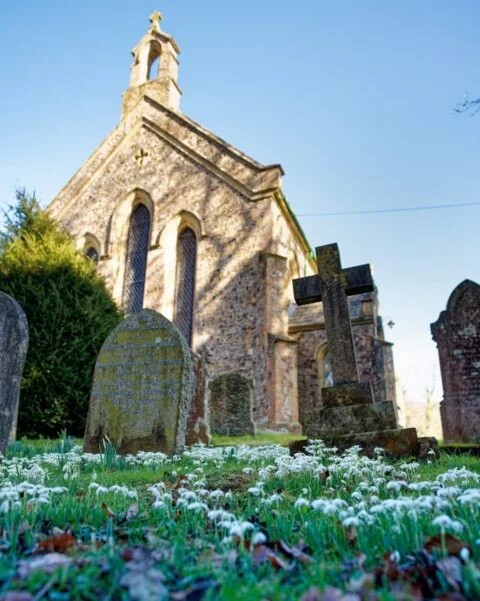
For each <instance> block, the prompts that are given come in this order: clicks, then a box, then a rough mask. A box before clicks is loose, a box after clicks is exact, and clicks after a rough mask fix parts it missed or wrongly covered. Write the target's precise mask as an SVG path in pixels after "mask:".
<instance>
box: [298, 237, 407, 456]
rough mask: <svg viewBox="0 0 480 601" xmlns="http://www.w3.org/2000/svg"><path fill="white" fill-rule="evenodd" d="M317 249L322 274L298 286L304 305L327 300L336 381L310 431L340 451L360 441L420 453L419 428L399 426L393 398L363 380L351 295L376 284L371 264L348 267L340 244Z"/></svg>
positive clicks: (327, 326) (306, 426) (324, 395)
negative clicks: (383, 397)
mask: <svg viewBox="0 0 480 601" xmlns="http://www.w3.org/2000/svg"><path fill="white" fill-rule="evenodd" d="M316 254H317V265H318V275H315V276H309V277H305V278H299V279H296V280H294V281H293V288H294V295H295V300H296V302H297V304H298V305H305V304H309V303H315V302H319V301H322V303H323V312H324V316H325V330H326V334H327V343H328V348H329V352H330V361H331V367H332V376H333V383H334V385H333V386H332V387H329V388H323V389H322V400H323V406H318V407H316V408H315V409H314V411H312V412H311V418H310V420H309V422H308V423H306V424H302V426H303V429H304V432H305V434H306V435H307V436H308V437H309V438H320V439H323V440H325V441H328V442H329V443H332V444H335V446H337V447H338V448H339V449H340V450H343V449H345V448H348V447H350V446H352V445H355V444H359V445H360V446H362V447H363V448H364V449H365V450H367V451H368V450H371V449H373V447H375V446H382V447H384V448H386V449H387V450H388V451H389V452H390V454H392V455H395V456H401V455H413V454H417V453H418V438H417V433H416V430H415V429H414V428H409V429H406V430H401V429H397V421H396V416H395V409H394V406H393V402H391V401H387V400H377V402H375V399H374V398H373V391H372V386H371V384H370V383H369V382H360V381H359V377H358V369H357V363H356V359H355V350H354V343H353V336H352V327H351V323H350V316H349V313H348V302H347V296H350V295H354V294H360V293H363V292H370V291H372V290H373V289H374V284H373V279H372V274H371V271H370V266H369V265H360V266H358V267H351V268H348V269H342V267H341V263H340V253H339V250H338V246H337V245H336V244H329V245H326V246H319V247H318V248H317V249H316ZM300 402H301V399H300ZM298 448H299V447H298V444H297V445H294V446H293V447H292V448H291V450H292V449H294V450H298Z"/></svg>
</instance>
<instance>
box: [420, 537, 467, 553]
mask: <svg viewBox="0 0 480 601" xmlns="http://www.w3.org/2000/svg"><path fill="white" fill-rule="evenodd" d="M423 546H424V548H425V549H426V550H427V551H428V552H429V553H433V551H434V550H435V551H436V552H437V553H441V552H442V551H443V549H444V548H445V549H446V550H447V553H448V554H449V555H460V552H461V550H462V549H468V551H469V553H470V557H471V556H472V547H471V546H470V545H469V544H468V543H466V542H465V541H462V540H460V539H459V538H456V537H455V536H452V535H451V534H445V535H443V536H442V535H441V534H437V536H431V537H429V538H427V539H426V541H425V544H424V545H423Z"/></svg>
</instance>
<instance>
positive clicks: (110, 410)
mask: <svg viewBox="0 0 480 601" xmlns="http://www.w3.org/2000/svg"><path fill="white" fill-rule="evenodd" d="M193 380H194V374H193V367H192V360H191V352H190V349H189V348H188V346H187V343H186V342H185V339H184V337H183V336H182V334H181V333H180V332H179V330H178V329H177V328H176V327H175V326H174V325H173V324H172V323H171V322H170V321H169V320H168V319H166V317H164V316H163V315H160V313H156V312H155V311H151V310H150V309H144V310H143V311H140V312H138V313H132V314H131V315H129V316H128V317H127V318H126V319H125V320H124V321H123V322H122V323H121V324H120V325H118V326H117V327H116V328H115V329H114V330H113V332H112V333H111V334H110V336H109V337H108V338H107V340H106V341H105V343H104V344H103V346H102V348H101V350H100V353H99V355H98V358H97V363H96V365H95V373H94V376H93V387H92V393H91V397H90V405H89V409H88V416H87V425H86V430H85V441H84V450H85V451H87V452H93V453H95V452H98V451H99V448H100V446H101V444H102V441H103V440H104V438H105V437H108V439H109V440H110V441H111V442H112V443H113V444H114V445H115V447H116V448H117V451H118V452H119V453H136V452H137V451H162V452H164V453H167V454H169V455H172V454H175V453H181V452H182V451H183V448H184V445H185V433H186V427H187V418H188V413H189V410H190V403H191V399H192V392H193Z"/></svg>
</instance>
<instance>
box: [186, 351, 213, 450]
mask: <svg viewBox="0 0 480 601" xmlns="http://www.w3.org/2000/svg"><path fill="white" fill-rule="evenodd" d="M192 355H193V366H194V371H195V388H194V391H193V397H192V404H191V406H190V413H189V415H188V420H187V435H186V438H185V443H186V444H187V445H188V446H191V445H194V444H198V443H202V444H210V440H211V436H210V425H209V421H208V404H207V392H208V391H207V386H208V368H207V363H208V361H207V356H208V351H207V349H206V348H203V349H201V350H200V353H199V354H193V353H192Z"/></svg>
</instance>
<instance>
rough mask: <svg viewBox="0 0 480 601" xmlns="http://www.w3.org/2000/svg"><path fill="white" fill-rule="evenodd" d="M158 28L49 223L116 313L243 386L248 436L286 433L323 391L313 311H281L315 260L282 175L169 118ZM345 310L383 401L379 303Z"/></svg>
mask: <svg viewBox="0 0 480 601" xmlns="http://www.w3.org/2000/svg"><path fill="white" fill-rule="evenodd" d="M160 21H161V15H160V14H159V13H153V14H152V16H151V17H150V22H151V25H150V27H149V29H148V31H147V33H146V34H145V35H144V36H143V38H142V39H141V40H140V42H139V43H138V44H137V46H136V47H135V48H134V49H133V51H132V54H133V64H132V67H131V74H130V84H129V87H128V89H127V90H126V91H125V93H124V95H123V104H122V115H121V120H120V123H119V124H118V125H117V127H115V129H114V130H113V131H112V132H111V133H110V134H109V135H108V137H107V138H106V139H105V140H104V141H103V143H102V144H101V145H100V146H99V147H98V148H97V149H96V150H95V152H94V153H93V154H92V155H91V156H90V157H89V158H88V159H87V160H86V162H85V163H84V164H83V165H82V166H81V167H80V169H79V170H78V171H77V172H76V173H75V175H74V176H73V177H72V178H71V179H70V181H69V182H68V183H67V184H66V186H65V187H64V188H63V189H62V190H61V191H60V193H59V194H58V195H57V196H56V198H55V199H54V200H53V202H52V203H51V205H50V206H49V208H48V212H49V214H50V215H51V216H52V217H53V218H55V219H56V220H57V221H58V222H59V223H60V224H61V225H62V226H63V227H64V228H65V229H66V230H67V231H69V232H70V233H71V234H72V235H73V236H74V237H75V239H76V240H77V244H78V247H79V248H80V249H81V250H82V251H83V252H84V253H85V254H86V255H87V256H88V257H90V258H91V259H92V260H93V261H95V262H96V263H97V269H98V273H99V274H101V275H102V276H103V278H104V279H105V281H106V283H107V287H108V288H109V290H110V291H111V293H112V295H113V297H114V298H115V300H116V301H117V303H118V304H119V306H120V307H121V308H122V309H123V310H124V311H125V312H126V313H131V312H134V311H139V310H141V309H142V308H150V309H153V310H155V311H158V312H160V313H162V314H163V315H164V316H166V317H167V318H168V319H170V320H172V321H173V322H174V323H175V324H176V325H177V327H178V328H179V329H180V331H181V332H182V333H183V335H184V336H185V338H186V340H187V342H188V344H189V345H190V347H191V349H192V351H193V352H194V353H196V354H201V353H206V356H208V375H209V378H215V377H216V376H220V375H223V374H230V373H238V374H241V375H243V376H245V377H246V378H248V379H249V381H250V382H251V388H252V402H251V412H252V415H251V416H252V420H253V423H254V424H255V428H256V429H258V430H262V429H274V430H279V429H282V428H286V429H288V430H289V431H292V432H295V431H297V432H298V431H300V429H301V423H302V421H303V420H305V419H308V413H309V408H311V407H312V406H313V405H314V404H316V403H321V393H320V389H321V388H322V387H324V386H328V385H329V384H330V383H331V372H330V368H329V357H328V348H327V346H326V336H325V329H324V323H323V314H322V306H321V303H317V304H316V305H308V306H302V307H298V306H297V305H296V304H295V302H294V298H293V289H292V279H294V278H297V277H300V276H303V275H311V274H314V273H316V271H317V267H316V264H315V261H314V259H313V253H312V252H311V249H310V246H309V243H308V242H307V240H306V238H305V235H304V233H303V231H302V229H301V227H300V225H299V223H298V221H297V219H296V218H295V215H294V214H293V212H292V210H291V208H290V207H289V205H288V203H287V201H286V199H285V196H284V194H283V193H282V188H281V180H282V175H283V169H282V167H281V166H280V165H279V164H274V165H262V164H260V163H258V162H257V161H255V160H254V159H252V158H251V157H249V156H247V155H246V154H244V153H242V152H241V151H239V150H238V149H236V148H234V147H233V146H231V145H229V144H228V143H227V142H225V141H224V140H222V139H221V138H219V137H217V136H216V135H215V134H213V133H211V132H210V131H208V130H207V129H205V128H204V127H202V126H201V125H199V124H198V123H196V122H195V121H193V120H192V119H190V118H189V117H187V116H186V115H184V114H183V113H182V112H181V109H180V98H181V90H180V87H179V84H178V81H177V76H178V67H179V62H178V55H179V53H180V49H179V47H178V45H177V43H176V41H175V40H174V39H173V38H172V37H171V36H170V35H168V34H167V33H165V32H164V31H163V30H162V28H161V26H160ZM232 118H234V115H232ZM279 135H280V134H279ZM315 242H316V243H318V244H320V243H326V242H332V241H331V240H316V241H315ZM349 303H350V315H351V320H352V325H353V332H354V338H355V345H356V354H357V361H358V364H359V372H360V378H361V379H362V380H369V381H371V382H372V385H373V389H374V391H375V393H376V395H378V398H379V400H385V399H388V400H393V401H394V400H395V383H394V372H393V360H392V351H391V344H390V343H388V342H385V340H384V336H383V330H382V327H381V319H380V317H379V315H378V303H377V295H376V293H372V294H370V293H369V294H362V295H358V296H355V297H352V298H351V299H350V300H349Z"/></svg>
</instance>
